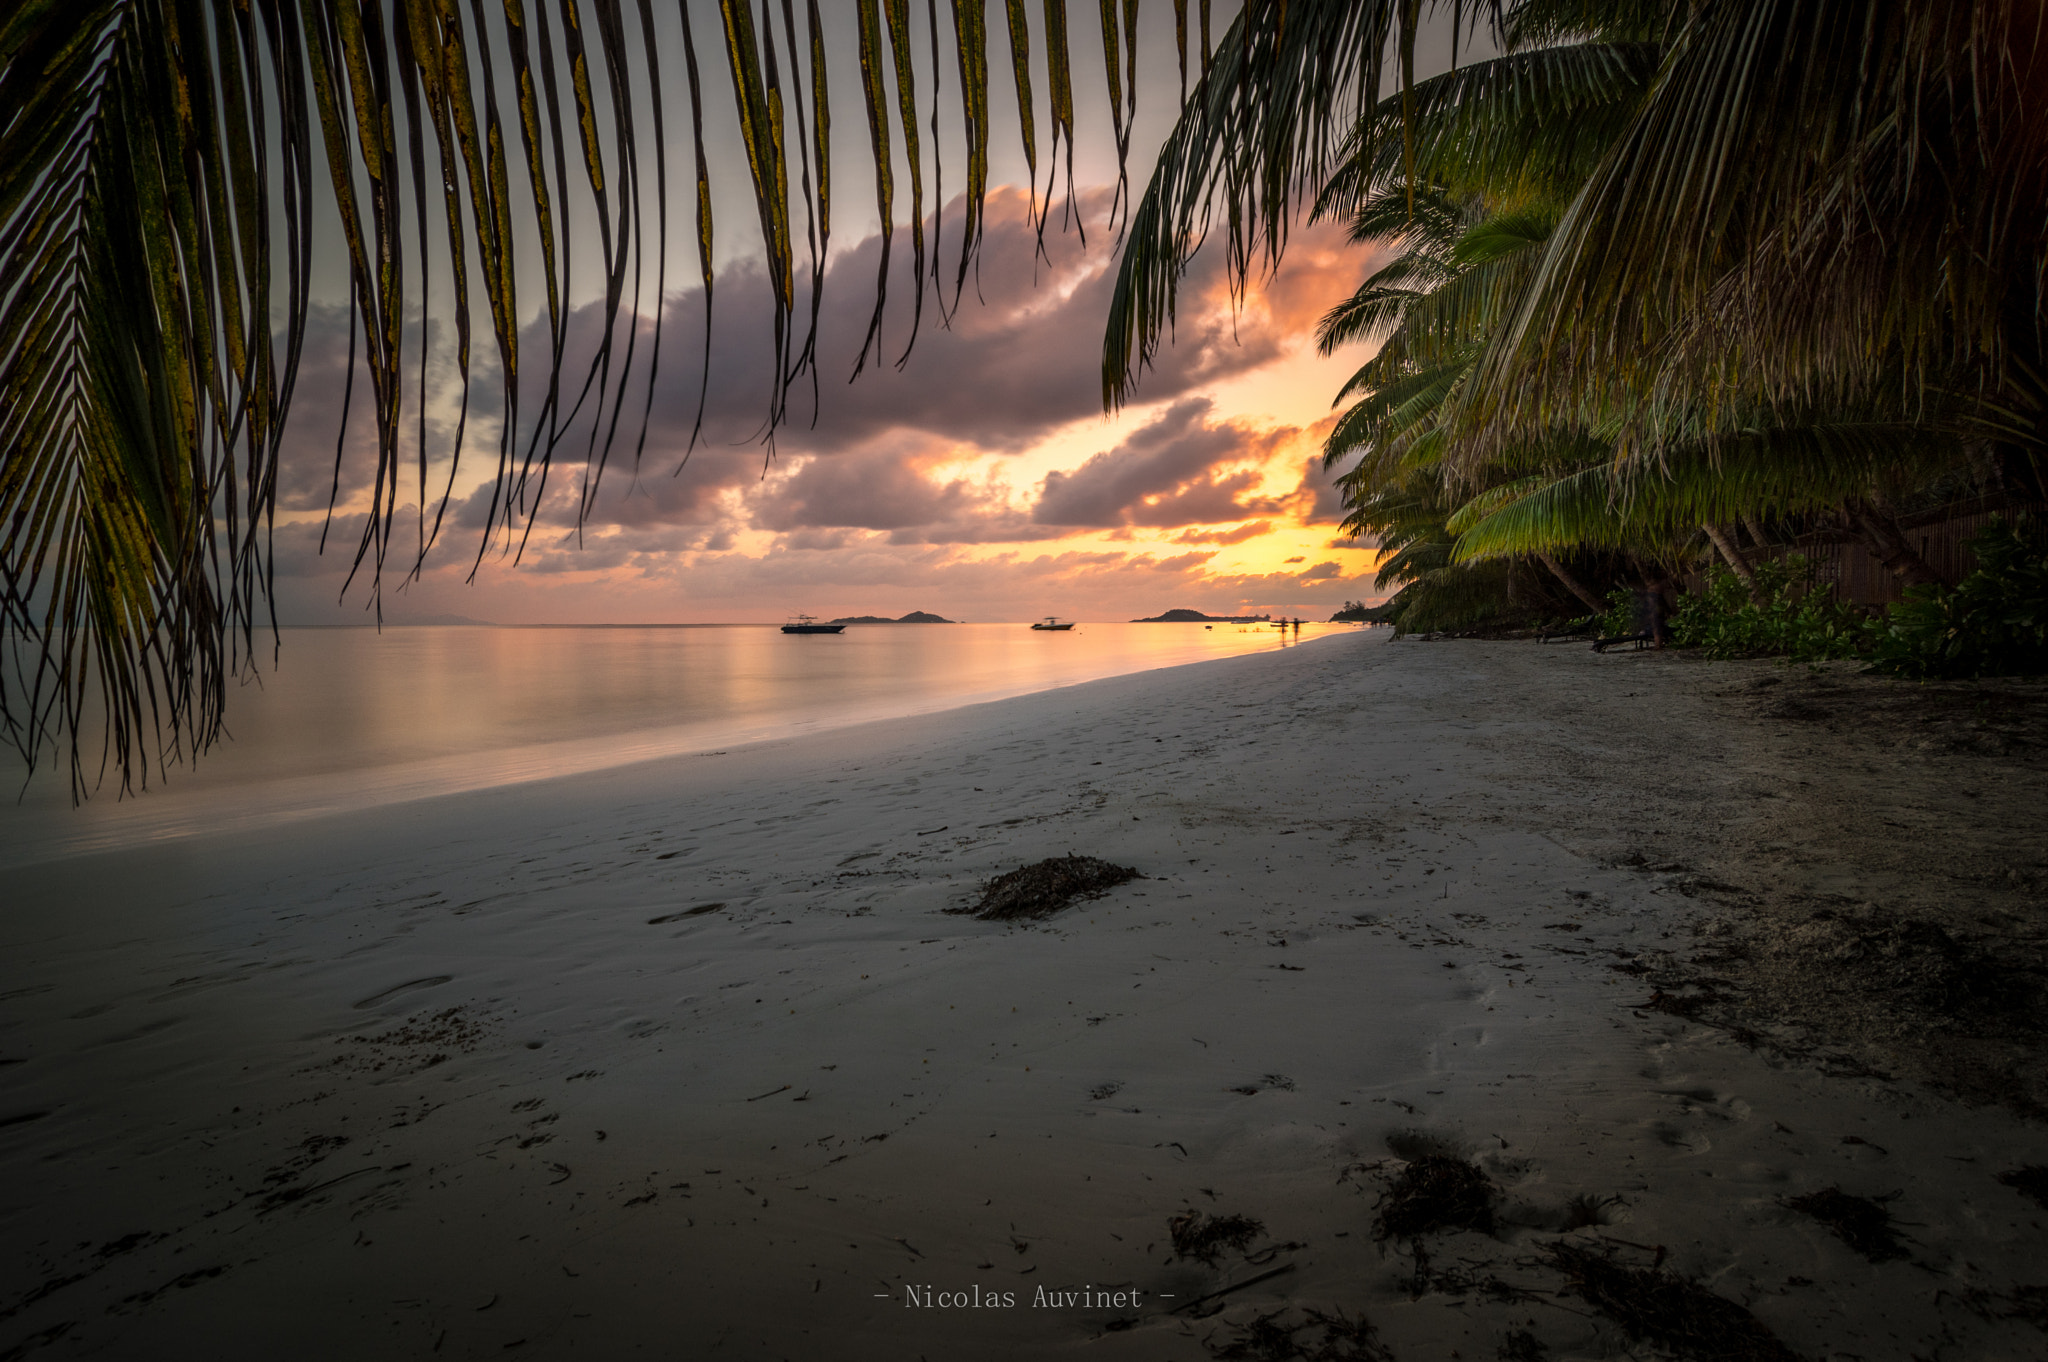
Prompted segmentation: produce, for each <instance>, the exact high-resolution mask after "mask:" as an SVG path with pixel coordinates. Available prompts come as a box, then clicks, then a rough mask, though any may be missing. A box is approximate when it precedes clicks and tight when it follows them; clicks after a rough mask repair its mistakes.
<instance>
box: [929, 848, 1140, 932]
mask: <svg viewBox="0 0 2048 1362" xmlns="http://www.w3.org/2000/svg"><path fill="white" fill-rule="evenodd" d="M1141 878H1143V877H1142V876H1140V875H1139V874H1138V872H1137V871H1135V870H1133V869H1131V868H1130V867H1129V866H1124V865H1112V864H1110V863H1109V862H1108V861H1103V860H1098V859H1096V858H1095V857H1093V856H1052V857H1048V858H1047V859H1045V860H1043V861H1039V862H1038V863H1037V864H1035V865H1027V866H1025V867H1023V868H1022V869H1021V870H1012V871H1011V872H1010V873H1009V874H1007V875H998V876H997V877H996V878H994V879H992V880H990V881H989V882H988V885H987V888H986V889H985V891H984V892H983V893H982V896H981V902H980V903H977V904H975V905H974V906H973V907H972V908H956V909H951V910H949V911H952V912H957V913H971V914H973V915H974V916H975V917H978V918H981V919H983V920H984V921H988V922H1016V921H1020V920H1028V919H1031V918H1041V917H1051V916H1052V915H1053V914H1054V913H1057V912H1058V911H1059V910H1060V909H1062V908H1064V907H1066V906H1067V905H1068V904H1070V903H1072V902H1073V901H1074V900H1075V899H1081V898H1092V897H1094V896H1095V895H1097V894H1102V893H1106V892H1108V891H1109V890H1111V889H1114V888H1116V887H1117V886H1118V885H1120V884H1123V883H1126V882H1127V881H1130V880H1135V879H1141Z"/></svg>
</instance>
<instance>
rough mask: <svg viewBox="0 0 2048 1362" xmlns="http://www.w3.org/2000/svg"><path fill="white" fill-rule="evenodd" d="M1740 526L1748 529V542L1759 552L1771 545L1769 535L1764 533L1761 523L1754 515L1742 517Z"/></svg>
mask: <svg viewBox="0 0 2048 1362" xmlns="http://www.w3.org/2000/svg"><path fill="white" fill-rule="evenodd" d="M1742 528H1743V529H1745V530H1748V531H1749V542H1750V544H1751V546H1753V547H1754V548H1755V549H1756V550H1757V552H1759V553H1761V552H1763V551H1764V550H1766V549H1768V548H1769V547H1770V546H1771V539H1770V536H1769V535H1767V534H1765V533H1764V527H1763V525H1762V524H1761V523H1760V522H1759V521H1758V520H1757V518H1756V517H1755V516H1748V515H1746V516H1744V517H1742Z"/></svg>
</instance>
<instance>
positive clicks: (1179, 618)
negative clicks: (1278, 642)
mask: <svg viewBox="0 0 2048 1362" xmlns="http://www.w3.org/2000/svg"><path fill="white" fill-rule="evenodd" d="M1272 618H1273V617H1272V616H1271V615H1205V614H1203V613H1202V612H1201V611H1199V610H1168V611H1167V612H1166V613H1164V614H1161V615H1153V616H1150V617H1149V618H1146V619H1141V620H1132V621H1131V623H1133V624H1266V623H1268V622H1270V621H1271V620H1272Z"/></svg>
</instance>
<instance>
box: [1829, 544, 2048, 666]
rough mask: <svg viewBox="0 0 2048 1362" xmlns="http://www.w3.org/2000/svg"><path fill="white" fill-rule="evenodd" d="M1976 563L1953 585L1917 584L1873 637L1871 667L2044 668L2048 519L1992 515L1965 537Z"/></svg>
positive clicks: (2046, 652)
mask: <svg viewBox="0 0 2048 1362" xmlns="http://www.w3.org/2000/svg"><path fill="white" fill-rule="evenodd" d="M1970 548H1971V551H1972V552H1974V553H1975V554H1976V555H1977V570H1976V571H1975V572H1972V573H1971V574H1970V575H1969V576H1967V577H1965V578H1963V580H1962V581H1961V582H1959V583H1958V584H1957V585H1955V586H1954V587H1943V586H1916V587H1912V588H1909V589H1908V590H1907V592H1906V595H1905V599H1904V600H1902V601H1900V602H1899V603H1898V604H1896V605H1894V606H1893V607H1892V608H1891V610H1890V611H1889V612H1887V613H1886V615H1885V618H1884V621H1883V623H1882V624H1881V625H1880V626H1879V627H1878V628H1877V629H1876V630H1875V632H1874V634H1873V636H1872V639H1871V648H1870V651H1871V658H1872V661H1871V669H1872V670H1873V671H1880V672H1889V673H1891V674H1892V675H1894V676H1911V677H1922V678H1924V677H1972V676H2024V675H2031V674H2034V673H2038V672H2043V671H2048V525H2043V524H2042V522H2041V521H2040V520H2038V519H2035V518H2028V517H2022V518H2021V519H2020V520H2019V521H2018V522H2016V523H2011V524H2008V523H2007V522H2006V521H2005V520H2003V519H2002V518H1998V517H1993V519H1992V521H1991V523H1990V524H1988V525H1986V526H1985V527H1984V528H1983V529H1982V530H1980V531H1978V532H1977V534H1976V535H1974V536H1973V537H1972V538H1971V540H1970Z"/></svg>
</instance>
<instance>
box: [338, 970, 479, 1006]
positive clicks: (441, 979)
mask: <svg viewBox="0 0 2048 1362" xmlns="http://www.w3.org/2000/svg"><path fill="white" fill-rule="evenodd" d="M454 978H455V976H454V975H452V974H430V975H428V976H427V977H426V978H424V979H408V980H406V981H405V982H404V983H402V984H393V985H392V986H391V987H390V988H387V989H385V990H384V991H383V992H382V993H372V994H371V995H370V996H369V997H367V998H365V999H363V1000H362V1001H361V1002H359V1003H356V1004H355V1006H356V1007H358V1008H363V1007H375V1006H376V1005H377V1004H378V1003H381V1002H384V1001H386V1000H387V999H391V998H395V997H397V996H398V995H399V994H401V993H410V992H412V991H413V990H414V989H416V988H439V987H440V986H441V985H443V984H445V983H449V982H451V981H452V980H453V979H454Z"/></svg>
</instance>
